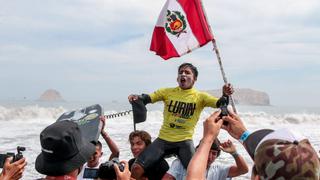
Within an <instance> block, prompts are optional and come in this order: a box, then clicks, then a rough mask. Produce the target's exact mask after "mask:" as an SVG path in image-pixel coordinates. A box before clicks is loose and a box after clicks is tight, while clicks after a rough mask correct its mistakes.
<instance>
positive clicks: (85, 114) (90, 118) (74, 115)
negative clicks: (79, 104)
mask: <svg viewBox="0 0 320 180" xmlns="http://www.w3.org/2000/svg"><path fill="white" fill-rule="evenodd" d="M102 112H103V110H102V107H101V106H100V105H99V104H95V105H92V106H88V107H85V108H82V109H78V110H73V111H69V112H65V113H63V114H62V115H61V116H60V117H59V118H58V120H57V121H65V120H69V121H73V122H76V123H77V124H78V125H79V127H80V129H81V133H82V136H83V137H84V138H85V139H86V140H88V141H90V142H91V141H97V140H98V139H99V135H100V132H101V126H102V124H101V123H100V118H99V117H100V116H101V115H102Z"/></svg>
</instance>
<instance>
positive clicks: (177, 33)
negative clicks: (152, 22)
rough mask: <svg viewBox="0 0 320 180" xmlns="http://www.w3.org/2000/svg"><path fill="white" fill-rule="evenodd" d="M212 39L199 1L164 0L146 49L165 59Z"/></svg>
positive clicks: (180, 54)
mask: <svg viewBox="0 0 320 180" xmlns="http://www.w3.org/2000/svg"><path fill="white" fill-rule="evenodd" d="M212 40H213V35H212V33H211V31H210V27H209V24H208V22H207V20H206V17H205V13H204V9H203V8H202V4H201V0H167V2H166V4H165V5H164V7H163V8H162V11H161V13H160V15H159V18H158V21H157V23H156V26H155V28H154V31H153V35H152V40H151V46H150V50H151V51H154V52H156V54H157V55H159V56H161V57H162V58H163V59H165V60H167V59H170V58H172V57H180V56H182V55H184V54H186V53H189V52H191V51H192V50H194V49H196V48H199V47H201V46H203V45H205V44H207V43H208V42H209V41H212Z"/></svg>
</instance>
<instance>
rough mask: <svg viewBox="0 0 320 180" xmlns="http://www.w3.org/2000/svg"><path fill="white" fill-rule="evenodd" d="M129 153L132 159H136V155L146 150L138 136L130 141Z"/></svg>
mask: <svg viewBox="0 0 320 180" xmlns="http://www.w3.org/2000/svg"><path fill="white" fill-rule="evenodd" d="M130 145H131V152H132V155H133V157H134V158H136V157H138V155H139V154H140V153H141V152H142V151H143V150H144V149H145V148H146V144H145V143H144V141H142V139H141V138H140V137H139V136H135V137H134V138H133V139H132V140H131V141H130Z"/></svg>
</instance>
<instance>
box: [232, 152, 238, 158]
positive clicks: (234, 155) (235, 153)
mask: <svg viewBox="0 0 320 180" xmlns="http://www.w3.org/2000/svg"><path fill="white" fill-rule="evenodd" d="M230 154H231V156H233V158H237V157H238V156H239V154H238V152H237V151H235V152H233V153H230Z"/></svg>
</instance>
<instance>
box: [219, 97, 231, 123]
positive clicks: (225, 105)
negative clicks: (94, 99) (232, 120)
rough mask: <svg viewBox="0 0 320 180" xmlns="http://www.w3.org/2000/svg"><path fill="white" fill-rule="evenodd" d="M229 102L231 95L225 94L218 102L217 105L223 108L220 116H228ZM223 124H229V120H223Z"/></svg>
mask: <svg viewBox="0 0 320 180" xmlns="http://www.w3.org/2000/svg"><path fill="white" fill-rule="evenodd" d="M228 104H229V97H228V96H225V95H223V96H222V97H221V98H220V99H219V100H218V102H217V107H218V108H220V109H221V113H220V115H219V117H220V118H222V117H223V116H228V114H229V111H228ZM223 125H228V122H227V121H223Z"/></svg>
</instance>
